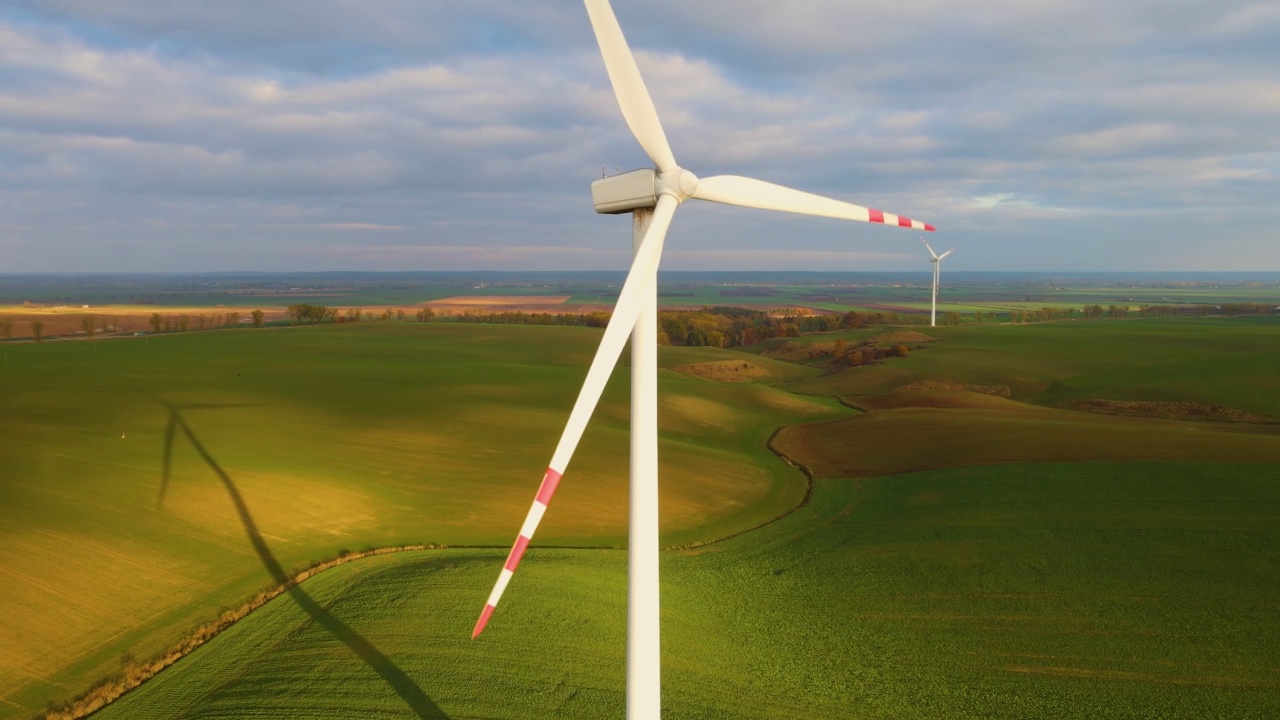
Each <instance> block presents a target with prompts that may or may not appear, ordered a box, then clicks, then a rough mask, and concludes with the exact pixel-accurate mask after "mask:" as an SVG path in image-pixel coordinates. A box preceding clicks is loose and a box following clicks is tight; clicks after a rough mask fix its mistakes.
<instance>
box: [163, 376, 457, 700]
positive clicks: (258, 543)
mask: <svg viewBox="0 0 1280 720" xmlns="http://www.w3.org/2000/svg"><path fill="white" fill-rule="evenodd" d="M157 402H159V403H161V404H162V405H164V406H165V407H166V408H168V409H169V426H168V428H166V430H165V434H164V470H163V474H162V476H161V484H160V497H159V499H158V501H157V507H159V505H160V504H161V503H163V502H164V494H165V489H166V487H167V486H168V482H169V466H170V460H171V457H172V451H173V437H174V434H175V432H176V431H177V430H181V431H182V434H183V435H185V436H186V437H187V440H189V441H190V442H191V446H192V447H194V448H195V450H196V452H197V453H199V454H200V457H201V458H202V459H203V460H204V462H205V464H206V465H208V466H209V469H210V470H213V473H214V474H215V475H217V476H218V479H219V480H221V481H222V484H223V486H224V487H226V489H227V494H228V495H230V496H231V502H232V503H233V504H235V507H236V512H237V513H238V514H239V515H240V522H241V524H243V525H244V530H245V534H247V535H248V536H249V543H250V544H251V545H253V549H254V552H256V553H257V554H258V559H259V560H261V561H262V566H263V567H264V568H266V569H267V572H269V573H270V574H271V577H272V579H273V580H275V581H276V582H277V583H280V584H282V585H285V586H288V590H286V593H287V594H288V595H289V597H290V598H291V599H292V600H293V601H294V602H295V603H297V604H298V607H300V608H302V609H303V610H304V611H305V612H306V613H307V615H309V616H310V617H311V619H312V621H314V622H316V623H318V624H319V625H320V626H321V627H323V628H324V629H325V630H328V631H329V633H330V634H331V635H333V636H334V637H335V638H337V639H339V640H341V641H342V642H343V644H345V645H346V646H347V647H348V648H350V649H351V652H353V653H355V655H356V656H357V657H359V658H360V659H361V660H363V661H364V662H365V664H367V665H368V666H369V667H370V669H372V670H373V671H374V672H376V673H377V674H378V676H379V677H381V678H382V679H383V680H384V681H386V683H387V685H389V686H391V689H392V690H394V691H395V692H396V694H397V695H399V696H400V698H401V699H403V700H404V701H405V703H406V704H408V705H409V707H410V709H412V710H413V712H414V714H415V715H416V716H417V717H419V718H429V719H433V720H449V716H448V715H446V714H445V713H444V711H443V710H441V709H440V707H439V706H438V705H436V704H435V703H434V702H433V701H432V700H431V698H430V697H427V694H426V693H425V692H423V690H422V688H421V687H419V686H418V684H417V683H416V682H414V681H413V679H412V678H410V677H409V676H408V675H406V674H405V672H404V671H403V670H401V669H400V668H399V667H398V666H397V665H396V664H395V663H394V662H393V661H392V660H391V658H389V657H387V656H386V655H384V654H383V653H382V651H380V650H378V648H377V647H375V646H374V645H373V643H371V642H369V640H368V639H367V638H365V637H364V636H363V635H361V634H360V633H358V632H356V631H355V630H354V629H352V628H351V627H350V626H348V625H347V624H346V623H344V622H342V621H341V620H339V619H338V618H336V617H334V616H333V615H331V614H330V613H329V610H328V608H326V607H325V606H323V605H321V604H320V603H318V602H316V600H315V599H314V598H312V597H311V596H310V595H308V594H307V593H306V591H305V590H303V589H302V587H301V586H299V585H293V584H291V578H290V577H289V575H288V573H287V572H285V569H284V567H283V566H281V565H280V561H279V560H277V559H276V556H275V554H274V553H272V552H271V548H270V547H268V546H267V543H266V541H265V540H263V538H262V534H261V533H260V532H258V526H257V524H256V523H255V522H254V520H253V515H252V514H251V513H250V512H249V506H248V504H246V503H245V501H244V496H242V495H241V494H240V490H239V489H238V488H237V487H236V484H235V483H234V482H233V481H232V480H231V476H230V475H228V474H227V472H226V471H225V470H223V469H222V466H221V465H219V464H218V461H217V460H214V458H213V456H212V455H210V454H209V451H208V450H207V449H206V448H205V446H204V444H203V443H201V442H200V440H199V439H197V438H196V435H195V433H194V432H192V430H191V426H189V425H187V422H186V420H185V419H183V417H182V413H181V409H186V408H179V407H178V406H175V405H171V404H169V403H167V402H164V401H163V400H159V399H157ZM188 407H197V406H188ZM198 407H232V406H230V405H200V406H198Z"/></svg>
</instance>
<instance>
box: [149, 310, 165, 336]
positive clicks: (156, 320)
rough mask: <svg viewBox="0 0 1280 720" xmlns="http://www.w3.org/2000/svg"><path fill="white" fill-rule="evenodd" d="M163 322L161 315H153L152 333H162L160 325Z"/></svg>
mask: <svg viewBox="0 0 1280 720" xmlns="http://www.w3.org/2000/svg"><path fill="white" fill-rule="evenodd" d="M162 322H163V320H161V319H160V313H151V332H155V333H158V332H160V323H162Z"/></svg>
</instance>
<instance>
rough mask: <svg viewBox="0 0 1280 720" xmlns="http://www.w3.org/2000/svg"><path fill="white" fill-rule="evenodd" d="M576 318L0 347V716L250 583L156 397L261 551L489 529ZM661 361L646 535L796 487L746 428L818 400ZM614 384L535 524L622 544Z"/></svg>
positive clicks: (217, 508)
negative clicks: (236, 497) (257, 535)
mask: <svg viewBox="0 0 1280 720" xmlns="http://www.w3.org/2000/svg"><path fill="white" fill-rule="evenodd" d="M598 337H599V331H595V330H590V329H586V328H563V327H554V328H536V327H521V326H501V327H498V326H473V325H452V324H422V323H394V322H393V323H361V324H356V325H344V326H331V327H310V328H296V329H295V328H283V329H267V330H257V331H255V330H242V331H228V332H216V333H199V334H186V335H171V336H154V337H149V338H124V339H112V340H98V341H94V342H63V343H47V344H23V345H13V346H9V347H8V348H7V364H5V365H4V366H3V369H2V370H0V397H4V399H5V400H4V404H5V412H4V413H3V415H2V416H0V433H3V434H4V437H5V438H6V442H5V443H4V444H3V445H0V467H3V468H4V474H5V477H4V482H3V483H0V542H3V547H4V548H5V553H4V555H3V556H2V557H0V576H2V577H3V579H4V580H3V581H4V584H5V587H6V590H5V592H4V593H3V595H2V596H0V648H3V651H2V652H0V717H22V716H25V715H28V714H30V713H32V712H34V711H35V710H36V709H38V708H40V707H43V706H44V705H45V703H46V702H47V701H49V700H50V699H59V698H63V697H65V696H67V695H68V694H73V693H74V692H78V691H79V690H81V689H83V687H84V686H86V685H87V684H88V683H90V682H92V681H94V680H96V679H97V678H99V677H102V676H104V675H107V674H110V673H111V672H114V671H115V670H116V669H118V667H119V662H120V661H119V658H120V657H121V655H122V653H125V652H128V653H131V654H132V655H133V656H136V657H139V658H144V657H149V656H150V655H152V654H155V653H158V652H159V651H161V650H162V649H163V648H165V647H167V646H169V645H171V644H173V643H174V642H175V641H176V640H177V638H178V637H179V636H180V635H181V634H182V633H184V632H186V631H187V630H189V629H190V628H192V627H194V626H195V625H196V624H198V623H200V622H203V621H205V620H207V619H209V618H210V617H211V616H213V615H214V614H215V613H216V611H217V609H218V608H219V607H220V606H233V605H237V604H238V603H240V602H242V601H243V599H245V598H246V597H248V596H250V595H252V594H253V593H254V592H256V591H257V590H258V589H260V588H262V587H264V586H265V585H267V584H268V583H270V582H271V581H272V574H271V573H270V572H268V571H267V570H266V569H265V568H264V567H263V566H262V563H261V562H259V558H257V557H256V556H255V554H254V552H253V551H252V549H251V547H250V545H248V544H246V542H245V539H244V533H243V530H242V529H241V523H240V520H239V518H238V516H237V513H236V510H235V508H234V507H233V506H232V505H231V504H230V503H228V502H227V500H226V494H225V491H224V489H223V488H222V487H221V486H220V484H219V483H218V481H217V478H216V473H215V471H214V469H213V467H212V466H211V462H210V460H209V459H208V458H206V457H203V456H202V455H201V453H199V452H198V451H197V450H196V449H195V448H194V447H193V444H192V442H190V440H189V439H188V438H187V437H186V436H185V435H184V433H183V432H180V431H178V430H177V428H178V427H180V426H179V425H177V424H176V423H171V417H176V418H180V419H181V422H182V423H185V425H186V426H187V427H189V428H190V430H191V432H192V434H193V436H194V437H195V438H196V439H197V440H198V442H199V443H200V444H201V445H202V446H203V447H204V448H206V451H207V453H208V455H209V456H211V458H212V462H215V463H216V464H217V466H218V467H219V468H221V469H222V470H223V471H225V472H226V474H227V475H228V476H229V477H230V478H231V479H232V480H233V481H234V482H235V483H236V485H237V487H238V488H239V491H240V493H241V494H242V495H243V496H244V498H245V501H246V503H247V504H248V505H249V506H250V507H252V508H254V512H255V516H256V521H257V525H258V527H259V528H260V531H261V534H262V536H263V537H264V538H265V539H266V540H267V541H268V542H270V544H271V545H272V547H273V552H274V555H275V557H276V558H277V559H278V562H279V563H280V565H281V566H283V567H284V568H286V569H288V568H294V567H300V566H303V565H305V564H307V563H309V562H311V561H313V560H316V559H318V558H322V557H328V556H333V555H336V554H337V553H338V552H339V551H340V550H342V549H359V548H363V547H367V546H389V545H402V544H413V543H447V544H451V545H493V546H504V547H505V546H507V545H509V543H510V542H511V541H512V539H513V538H514V535H515V531H516V530H517V529H518V528H519V525H520V522H521V520H522V518H523V515H524V512H525V510H526V509H527V507H528V505H529V502H530V501H531V500H532V497H533V493H534V491H535V490H536V487H537V482H538V479H539V478H540V477H541V476H542V472H543V470H544V469H545V466H546V463H547V460H548V458H549V457H550V453H551V450H552V448H553V447H554V445H555V442H556V439H557V438H558V436H559V432H560V429H561V427H562V425H563V423H564V420H565V418H566V417H567V416H568V412H569V408H570V407H571V405H572V403H573V401H574V398H575V396H576V392H577V388H578V385H579V384H580V383H581V379H582V377H583V375H584V374H585V370H584V368H585V366H586V365H587V364H588V362H589V361H590V358H591V355H592V353H593V351H594V346H595V343H596V342H597V340H598ZM676 355H677V356H678V357H679V359H681V360H684V359H687V358H689V357H694V358H700V359H702V360H716V359H720V358H722V357H725V356H727V354H726V353H724V352H723V351H718V350H714V349H698V350H692V349H691V350H690V351H683V350H682V351H680V352H678V353H676ZM797 372H799V373H800V374H804V373H805V372H806V371H805V370H803V369H801V370H799V371H794V370H793V371H790V373H791V375H795V374H796V373H797ZM662 375H663V377H662V384H663V392H664V395H663V401H662V402H663V406H662V412H663V416H664V424H663V426H662V428H661V434H662V451H663V465H662V472H663V474H664V478H667V479H668V481H667V487H668V490H667V491H666V492H665V493H664V496H663V505H662V512H663V517H664V528H663V530H664V532H663V540H664V542H666V543H668V544H671V545H684V544H689V543H692V542H696V541H700V540H707V539H711V538H715V537H720V536H723V535H727V534H731V533H734V532H737V531H740V530H742V529H745V528H748V527H752V526H754V525H756V524H759V523H760V522H762V521H764V520H765V519H767V518H769V517H773V516H774V515H776V514H777V513H778V512H781V511H783V510H785V509H788V508H791V507H794V506H795V504H797V503H798V502H799V501H800V499H801V497H802V496H803V493H804V482H803V478H801V477H800V476H799V474H798V473H796V472H795V471H794V470H792V469H791V468H789V467H787V466H786V465H785V464H784V463H783V462H782V461H781V460H780V459H778V458H777V457H776V456H774V455H773V454H772V453H770V452H769V451H768V450H766V449H765V447H764V441H765V440H766V439H767V438H768V437H769V435H770V434H771V433H772V432H773V431H774V430H775V429H776V428H777V427H778V426H780V425H783V424H786V423H789V422H795V421H797V420H800V419H803V418H815V417H822V416H829V415H830V414H831V413H833V412H834V411H835V408H836V407H837V406H836V405H835V403H833V402H830V401H826V400H820V399H819V400H810V399H805V398H798V397H796V396H794V395H791V394H789V393H785V392H782V391H779V390H775V389H773V388H770V387H767V386H764V385H745V386H738V385H729V384H718V383H711V382H708V381H705V380H702V379H699V378H694V377H689V376H685V375H681V374H679V373H674V372H663V374H662ZM627 396H628V393H627V383H626V377H625V375H623V374H619V375H618V376H617V377H615V378H614V379H613V381H612V382H611V384H610V386H609V388H608V390H607V391H606V394H605V398H604V401H603V402H602V405H601V407H600V408H599V409H598V410H597V413H596V417H595V420H594V421H593V423H592V426H591V428H590V429H589V430H588V431H587V433H586V435H585V436H584V438H583V441H582V444H581V446H580V451H579V453H578V454H577V456H576V457H575V459H574V461H573V462H572V463H571V464H570V466H569V468H568V472H567V474H566V476H565V481H564V483H563V484H562V486H561V490H560V493H559V494H558V495H557V497H556V503H555V509H554V510H553V511H552V512H550V513H548V514H547V517H546V520H545V522H544V523H543V526H542V528H541V529H540V531H539V534H538V541H539V542H540V543H544V544H548V545H579V546H618V545H622V544H624V543H625V526H624V522H625V512H626V499H625V498H626V495H625V490H626V468H627V460H626V458H627V409H626V408H627ZM170 408H173V409H174V411H175V412H176V416H171V414H170V412H171V411H170ZM706 419H710V422H704V420H706ZM170 439H171V442H170ZM166 447H167V448H169V449H168V450H166ZM166 457H167V458H168V461H167V464H166V460H165V459H166ZM166 468H167V469H166ZM162 487H163V488H164V492H163V502H160V496H161V488H162Z"/></svg>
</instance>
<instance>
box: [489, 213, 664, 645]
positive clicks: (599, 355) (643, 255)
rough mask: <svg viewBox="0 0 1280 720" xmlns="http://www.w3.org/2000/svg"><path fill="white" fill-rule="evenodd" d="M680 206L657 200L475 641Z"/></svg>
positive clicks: (547, 497) (634, 313) (587, 413)
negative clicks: (650, 221)
mask: <svg viewBox="0 0 1280 720" xmlns="http://www.w3.org/2000/svg"><path fill="white" fill-rule="evenodd" d="M678 204H679V202H678V201H677V200H676V199H675V198H673V197H671V196H670V195H663V196H661V197H659V198H658V205H657V207H655V208H654V211H653V221H652V223H651V224H650V225H649V231H648V232H647V233H646V234H645V236H644V240H643V241H642V242H641V245H640V252H638V253H636V257H635V260H633V261H632V263H631V270H630V272H628V273H627V280H626V282H625V283H623V285H622V292H621V293H619V295H618V304H617V305H615V306H614V308H613V317H611V318H610V319H609V325H608V326H607V327H606V328H605V331H604V337H603V338H601V340H600V346H599V347H598V348H596V356H595V359H594V360H592V361H591V369H590V370H588V371H587V379H586V380H585V381H584V382H583V383H582V389H581V390H580V391H579V392H578V400H577V401H576V402H575V403H574V404H573V411H572V412H570V413H569V421H568V422H567V423H566V424H565V427H564V432H563V433H562V434H561V435H560V442H559V444H557V445H556V451H555V453H554V454H553V455H552V456H551V465H550V466H549V467H548V468H547V472H546V473H545V474H544V475H543V476H542V484H541V485H539V486H538V494H537V495H536V496H534V499H533V505H532V506H531V507H530V508H529V513H528V514H527V515H525V519H524V525H522V526H521V527H520V534H519V535H517V536H516V541H515V544H514V545H512V546H511V552H510V553H508V554H507V561H506V562H505V563H503V566H502V572H500V573H499V574H498V581H497V582H496V583H494V586H493V591H492V592H491V593H489V599H488V601H486V602H485V606H484V610H483V611H482V612H481V613H480V619H479V620H477V621H476V626H475V628H474V629H473V630H472V631H471V637H472V638H473V639H474V638H475V637H477V636H478V635H480V633H481V632H483V631H484V627H485V625H486V624H487V623H488V622H489V618H490V617H491V616H492V615H493V610H494V608H496V607H497V606H498V600H500V599H501V598H502V593H503V591H505V590H506V589H507V583H509V582H511V576H512V575H513V574H514V573H515V571H516V566H518V565H519V564H520V558H521V557H523V556H524V551H525V549H526V548H527V547H528V546H529V541H530V540H531V539H532V538H533V533H534V531H535V530H537V529H538V523H540V522H541V521H542V515H543V514H544V513H545V512H546V511H547V505H548V504H550V502H551V496H552V495H554V494H555V491H556V486H557V485H559V483H560V478H561V476H562V475H563V474H564V470H565V466H567V465H568V464H569V460H570V459H571V458H572V457H573V451H574V449H576V448H577V447H578V441H579V440H580V439H582V433H583V431H584V430H586V429H587V421H588V420H590V419H591V414H592V413H593V412H594V411H595V409H596V403H598V402H599V401H600V394H601V393H602V392H604V386H605V383H606V382H608V380H609V375H610V374H611V373H612V372H613V367H614V365H616V364H617V362H618V356H619V355H620V354H622V348H623V347H624V346H626V344H627V338H628V337H629V336H630V334H631V328H632V327H634V326H635V324H636V319H637V318H639V317H640V311H641V309H642V304H643V303H642V297H643V291H644V290H646V289H647V287H648V286H649V285H651V284H653V283H656V282H657V281H658V261H659V259H660V258H661V257H662V244H663V242H664V241H665V240H666V236H667V228H668V227H669V226H670V225H671V216H672V215H673V214H674V213H675V209H676V206H677V205H678Z"/></svg>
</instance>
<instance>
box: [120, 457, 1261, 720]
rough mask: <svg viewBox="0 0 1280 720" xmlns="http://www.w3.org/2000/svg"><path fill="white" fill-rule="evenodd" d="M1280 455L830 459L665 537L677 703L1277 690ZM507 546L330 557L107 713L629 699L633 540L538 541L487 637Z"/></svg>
mask: <svg viewBox="0 0 1280 720" xmlns="http://www.w3.org/2000/svg"><path fill="white" fill-rule="evenodd" d="M1278 469H1280V466H1276V465H1270V466H1258V465H1230V464H1227V465H1222V464H1187V463H1172V464H1169V463H1165V464H1137V465H1135V464H1108V463H1068V464H1036V465H1016V466H1015V465H1011V466H1004V467H999V468H982V469H972V468H969V469H948V470H941V471H932V472H923V473H915V474H910V475H901V476H896V477H893V478H882V479H875V480H865V481H860V482H852V481H847V480H838V481H825V482H820V483H819V484H818V486H817V488H816V491H815V494H814V497H813V501H812V502H811V503H810V504H809V505H808V506H807V507H806V508H804V509H803V510H801V511H799V512H797V513H794V514H792V515H790V516H788V517H786V518H784V519H783V520H781V521H779V522H777V523H774V524H772V525H769V526H767V527H766V528H763V529H761V530H759V531H756V532H753V533H750V534H749V535H747V536H742V537H738V538H734V539H732V540H729V541H726V542H724V543H719V544H716V545H713V546H709V547H704V548H700V549H699V550H696V551H687V552H680V553H666V554H664V557H663V560H662V562H663V583H664V584H663V619H664V626H663V632H664V635H663V654H664V669H663V673H664V703H663V704H664V708H665V710H664V717H668V718H682V719H683V718H688V719H710V718H717V719H721V718H795V717H841V718H1025V717H1054V718H1063V719H1070V718H1081V719H1086V718H1087V719H1090V720H1092V719H1093V718H1098V717H1133V718H1197V719H1198V718H1203V717H1220V716H1229V717H1240V718H1251V717H1257V718H1262V717H1272V716H1274V715H1275V714H1276V713H1277V712H1280V649H1278V648H1280V613H1277V612H1276V611H1277V609H1280V608H1277V606H1276V603H1275V599H1274V598H1275V597H1276V592H1277V591H1278V590H1280V482H1278V481H1277V480H1276V478H1277V472H1276V471H1277V470H1278ZM501 556H502V554H501V552H499V551H449V550H446V551H428V552H422V553H411V554H406V555H400V556H385V557H380V558H376V559H372V560H368V561H360V562H359V563H353V564H351V565H346V566H343V567H341V568H339V569H336V570H333V571H330V572H329V573H326V574H324V575H322V576H319V577H317V578H314V579H313V580H310V581H308V582H307V583H305V584H304V585H303V586H301V588H300V589H299V593H300V594H299V595H297V596H284V597H281V598H279V599H277V600H275V601H273V602H272V603H271V604H270V605H268V606H267V608H264V610H262V611H260V612H259V613H258V614H255V615H253V616H251V617H250V618H249V619H247V620H245V621H243V622H241V623H240V624H239V625H237V626H235V627H234V628H233V629H231V630H229V631H227V632H226V633H224V634H223V635H221V636H219V637H218V638H217V639H216V640H214V641H212V642H211V643H210V644H208V645H206V646H205V647H204V648H202V649H201V650H199V651H197V652H196V653H195V654H193V655H192V656H191V657H189V658H188V659H187V660H184V661H183V662H182V663H179V664H178V665H176V666H175V667H174V668H172V669H171V670H170V671H166V673H164V674H162V675H161V676H160V677H158V678H157V679H156V680H154V681H152V682H151V683H148V684H147V685H145V686H143V687H142V688H140V689H139V690H137V691H135V692H134V693H131V694H130V695H128V696H126V697H125V698H124V699H122V700H121V701H119V702H118V703H117V704H115V705H112V706H110V707H108V708H107V709H106V710H105V711H103V712H102V713H101V714H100V715H99V717H102V718H156V719H159V718H170V717H187V718H212V717H258V716H281V715H288V716H290V717H298V718H334V717H373V718H376V717H388V718H389V717H427V718H446V717H447V718H457V719H460V718H475V717H485V718H537V717H548V718H549V717H555V718H605V717H617V716H619V715H620V714H621V713H622V709H623V702H624V677H623V664H624V654H623V647H624V645H625V643H624V635H625V617H624V615H625V608H624V598H625V558H624V557H623V554H622V553H621V552H619V551H601V550H554V549H552V550H548V549H535V550H532V551H531V552H530V555H529V557H528V559H527V560H526V561H525V563H524V564H522V566H521V573H520V577H519V578H518V579H517V580H516V581H515V582H514V584H513V587H512V591H511V592H510V593H508V597H507V598H506V599H504V601H503V606H502V607H501V608H500V610H499V612H498V614H497V615H496V616H495V618H494V620H493V622H492V624H491V626H490V629H489V630H488V631H487V632H486V634H485V635H484V636H482V638H481V639H480V640H477V641H471V640H469V639H468V638H469V633H468V630H469V628H470V624H471V622H472V621H473V620H474V615H475V613H476V608H477V607H478V606H479V604H481V603H482V602H483V597H484V595H485V593H486V592H487V588H488V584H489V583H490V582H491V580H492V576H493V575H494V569H495V567H496V566H497V565H498V564H499V563H500V561H501ZM320 608H322V609H323V611H322V612H320V611H318V610H317V609H320Z"/></svg>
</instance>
